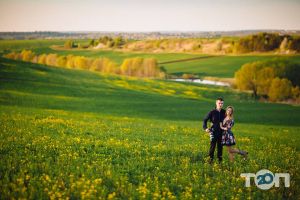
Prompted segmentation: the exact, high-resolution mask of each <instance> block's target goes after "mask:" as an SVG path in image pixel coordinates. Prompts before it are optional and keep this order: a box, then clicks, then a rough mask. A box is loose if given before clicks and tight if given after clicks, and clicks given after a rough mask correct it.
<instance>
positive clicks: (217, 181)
mask: <svg viewBox="0 0 300 200" xmlns="http://www.w3.org/2000/svg"><path fill="white" fill-rule="evenodd" d="M0 81H1V84H0V107H1V111H0V115H1V116H0V117H1V122H0V129H1V130H2V131H1V136H0V137H1V140H0V141H1V142H0V144H1V145H0V146H1V152H0V154H1V161H0V162H1V164H0V166H1V167H0V174H1V176H2V177H3V178H2V179H1V182H0V185H1V188H2V191H3V192H2V193H1V194H0V197H1V195H2V197H7V196H16V197H22V196H23V197H30V198H41V197H44V198H46V197H47V196H49V197H50V196H52V197H58V196H60V195H62V196H69V197H81V198H82V197H84V196H87V197H92V196H95V195H96V196H102V197H106V198H107V197H109V195H111V196H113V195H114V194H115V195H116V196H117V197H119V198H128V197H129V196H131V197H136V198H143V197H154V196H157V197H159V198H162V197H163V196H165V197H166V196H169V198H172V196H176V197H178V198H187V197H188V196H189V195H191V196H192V197H193V198H199V197H203V198H213V197H215V196H216V195H219V197H220V198H221V197H222V198H224V195H225V197H230V196H235V197H237V198H246V197H248V196H251V197H252V198H278V199H280V198H282V197H286V198H297V197H296V196H295V195H297V192H299V185H298V186H297V184H296V182H295V181H297V180H299V166H300V165H299V159H297V157H298V156H299V153H298V152H299V149H298V148H299V143H300V142H299V141H300V140H299V137H298V134H299V132H300V130H299V129H300V126H299V123H298V122H297V120H295V119H297V118H299V116H300V108H299V107H294V106H291V105H282V104H271V103H258V102H254V101H251V100H250V99H249V96H248V95H247V94H239V93H236V92H234V91H232V90H230V89H226V88H220V87H207V86H197V85H189V84H181V83H173V82H166V81H155V80H138V79H132V78H131V79H128V78H122V77H117V76H116V77H113V76H103V75H99V74H96V73H92V72H87V71H81V70H68V69H61V68H55V67H52V68H50V67H45V66H41V65H36V64H28V63H23V62H19V61H10V60H6V59H3V58H1V60H0ZM217 96H224V97H225V102H226V105H228V104H232V105H234V106H235V108H236V126H235V128H234V132H235V133H236V137H237V140H238V146H239V147H241V148H243V149H246V150H248V151H249V152H250V160H249V161H248V162H246V163H245V162H242V160H241V159H240V158H237V162H236V163H235V165H234V166H230V165H228V162H227V160H228V158H227V154H226V153H224V157H225V158H224V159H225V161H224V165H223V166H222V167H221V166H218V165H214V166H209V165H208V164H207V163H205V156H206V152H207V148H208V136H206V135H205V134H203V132H202V131H201V119H202V118H203V116H204V115H205V114H206V112H207V111H208V110H209V109H211V108H212V106H213V104H214V99H215V97H217ZM279 149H280V151H278V150H279ZM263 168H267V169H269V170H271V171H272V172H274V173H275V172H289V173H290V174H291V176H292V177H293V178H292V179H293V181H292V182H291V187H290V188H289V189H287V190H284V188H283V187H281V188H273V189H271V190H268V191H267V192H264V191H262V190H259V189H257V188H256V187H254V186H252V187H251V188H250V189H247V188H245V187H244V180H243V179H240V178H239V175H240V173H242V172H256V171H258V170H260V169H263ZM91 185H94V188H95V190H89V189H90V188H91ZM24 187H25V188H26V191H23V188H24ZM34 188H36V189H34ZM10 191H14V193H12V192H10ZM219 191H226V194H224V193H220V192H219ZM113 192H115V193H113ZM202 195H203V196H202Z"/></svg>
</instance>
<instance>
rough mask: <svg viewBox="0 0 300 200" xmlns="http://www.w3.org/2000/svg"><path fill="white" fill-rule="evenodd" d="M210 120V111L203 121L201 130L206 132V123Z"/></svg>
mask: <svg viewBox="0 0 300 200" xmlns="http://www.w3.org/2000/svg"><path fill="white" fill-rule="evenodd" d="M209 119H211V111H210V112H209V113H208V114H207V115H206V117H205V118H204V119H203V130H207V121H208V120H209Z"/></svg>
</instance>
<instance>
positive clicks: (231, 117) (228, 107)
mask: <svg viewBox="0 0 300 200" xmlns="http://www.w3.org/2000/svg"><path fill="white" fill-rule="evenodd" d="M230 108H231V110H232V112H231V116H229V117H230V119H233V111H234V109H233V107H232V106H227V108H226V117H227V110H228V109H230Z"/></svg>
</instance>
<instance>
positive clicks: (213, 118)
mask: <svg viewBox="0 0 300 200" xmlns="http://www.w3.org/2000/svg"><path fill="white" fill-rule="evenodd" d="M223 105H224V100H223V99H222V98H217V99H216V107H215V108H214V109H213V110H211V111H210V112H209V113H208V114H207V116H206V117H205V118H204V120H203V129H204V130H205V131H206V132H207V133H210V148H209V157H210V162H212V161H213V159H214V152H215V148H216V145H217V149H218V151H217V157H218V160H219V162H221V161H222V151H223V146H222V143H221V142H222V129H221V128H220V122H223V120H224V118H225V110H224V109H222V107H223ZM208 120H209V121H210V122H211V123H212V126H211V127H210V128H208V127H207V122H208Z"/></svg>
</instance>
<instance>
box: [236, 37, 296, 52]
mask: <svg viewBox="0 0 300 200" xmlns="http://www.w3.org/2000/svg"><path fill="white" fill-rule="evenodd" d="M234 50H235V51H236V52H238V53H248V52H267V51H273V50H280V51H282V52H284V51H287V50H290V51H295V52H300V37H299V36H290V35H279V34H278V33H259V34H255V35H250V36H246V37H242V38H240V39H239V40H238V41H236V42H235V43H234Z"/></svg>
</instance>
